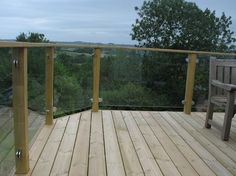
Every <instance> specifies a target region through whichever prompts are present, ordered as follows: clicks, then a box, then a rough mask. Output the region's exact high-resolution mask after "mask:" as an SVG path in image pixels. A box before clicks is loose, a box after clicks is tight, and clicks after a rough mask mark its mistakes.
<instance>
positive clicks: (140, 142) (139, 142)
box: [122, 111, 163, 176]
mask: <svg viewBox="0 0 236 176" xmlns="http://www.w3.org/2000/svg"><path fill="white" fill-rule="evenodd" d="M122 115H123V118H124V121H125V123H126V125H127V128H128V131H129V133H130V137H131V140H132V141H133V144H134V147H135V150H136V152H137V154H138V157H139V160H140V163H141V165H142V167H143V170H144V173H145V175H153V176H158V175H163V174H162V172H161V170H160V168H159V166H158V164H157V163H156V161H155V159H154V157H153V155H152V153H151V151H150V149H149V147H148V146H147V144H146V142H145V140H144V138H143V136H142V134H141V132H140V131H139V129H138V127H137V125H136V123H135V121H134V119H133V117H132V115H131V113H130V112H129V111H122Z"/></svg>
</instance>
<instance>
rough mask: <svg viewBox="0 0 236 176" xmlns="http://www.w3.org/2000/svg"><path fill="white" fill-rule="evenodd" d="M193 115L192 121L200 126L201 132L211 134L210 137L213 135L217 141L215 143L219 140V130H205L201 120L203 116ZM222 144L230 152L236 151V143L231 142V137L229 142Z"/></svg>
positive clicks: (212, 128)
mask: <svg viewBox="0 0 236 176" xmlns="http://www.w3.org/2000/svg"><path fill="white" fill-rule="evenodd" d="M193 115H194V117H193V118H192V119H193V120H194V121H195V122H197V123H198V124H199V125H200V126H202V131H204V132H207V133H211V134H212V135H214V136H215V137H216V138H217V139H218V140H217V141H219V140H220V135H221V131H220V130H218V129H216V128H215V127H214V126H212V127H211V129H206V128H205V127H204V125H205V120H204V119H202V118H205V115H203V114H201V113H193ZM201 116H202V117H201ZM222 123H223V122H222ZM224 144H225V145H226V146H228V147H230V148H231V149H232V150H234V151H236V142H235V141H234V140H232V137H230V139H229V141H227V142H224Z"/></svg>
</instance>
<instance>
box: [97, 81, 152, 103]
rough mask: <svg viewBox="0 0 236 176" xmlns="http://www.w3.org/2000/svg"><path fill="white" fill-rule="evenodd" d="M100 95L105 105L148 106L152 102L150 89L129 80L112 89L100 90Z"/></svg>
mask: <svg viewBox="0 0 236 176" xmlns="http://www.w3.org/2000/svg"><path fill="white" fill-rule="evenodd" d="M102 95H103V99H104V102H103V104H105V105H124V106H130V105H131V106H134V105H136V106H137V105H139V106H140V105H143V106H148V105H152V104H153V103H152V98H151V97H150V90H149V89H147V88H144V87H143V86H141V85H139V84H134V83H131V82H128V83H127V84H125V85H122V86H120V87H119V88H116V89H113V90H106V91H104V92H102Z"/></svg>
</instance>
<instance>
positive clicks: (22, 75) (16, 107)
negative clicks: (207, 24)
mask: <svg viewBox="0 0 236 176" xmlns="http://www.w3.org/2000/svg"><path fill="white" fill-rule="evenodd" d="M32 47H34V48H35V47H39V48H47V52H46V53H47V54H46V56H45V58H46V66H45V68H46V93H45V94H46V125H52V124H53V65H54V64H53V63H54V52H55V48H56V47H63V48H93V49H95V53H94V58H93V98H92V111H93V112H97V111H98V110H99V83H100V59H101V50H102V49H125V50H139V51H155V52H166V53H183V54H188V59H187V60H188V70H187V78H186V88H185V99H184V101H183V103H184V112H185V113H186V114H190V113H191V109H192V97H193V87H194V78H195V68H196V61H197V56H198V55H216V56H217V55H220V56H236V54H235V53H219V52H205V51H189V50H173V49H159V48H137V47H124V46H107V45H74V44H73V45H70V44H57V43H56V44H54V43H25V42H3V41H2V42H0V48H13V55H12V57H13V64H12V71H13V111H14V130H15V152H16V154H17V155H16V173H18V174H20V173H27V172H28V171H29V146H28V143H29V141H28V102H27V99H28V95H27V48H32ZM0 59H1V58H0Z"/></svg>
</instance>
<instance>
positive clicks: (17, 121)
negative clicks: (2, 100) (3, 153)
mask: <svg viewBox="0 0 236 176" xmlns="http://www.w3.org/2000/svg"><path fill="white" fill-rule="evenodd" d="M12 56H13V65H12V72H13V73H12V74H13V78H12V81H13V82H12V86H13V116H14V134H15V153H16V157H15V160H16V173H17V174H26V173H27V172H28V171H29V140H28V95H27V48H15V49H13V55H12Z"/></svg>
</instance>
